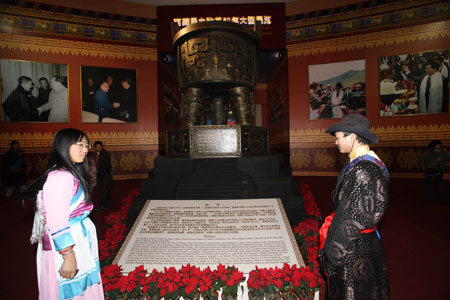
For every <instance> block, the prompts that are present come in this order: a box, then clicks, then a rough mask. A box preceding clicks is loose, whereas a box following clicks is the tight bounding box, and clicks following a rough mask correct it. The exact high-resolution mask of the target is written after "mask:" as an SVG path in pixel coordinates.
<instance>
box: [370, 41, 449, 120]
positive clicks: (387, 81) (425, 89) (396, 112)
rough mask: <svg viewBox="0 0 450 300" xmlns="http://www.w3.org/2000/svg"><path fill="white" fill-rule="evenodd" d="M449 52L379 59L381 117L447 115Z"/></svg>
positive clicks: (441, 51)
mask: <svg viewBox="0 0 450 300" xmlns="http://www.w3.org/2000/svg"><path fill="white" fill-rule="evenodd" d="M448 57H449V49H441V50H434V51H426V52H419V53H411V54H401V55H392V56H383V57H380V59H379V74H380V98H379V99H380V116H401V115H419V114H441V113H448V112H449V94H448V89H449V83H448V69H449V67H448V64H449V61H448V60H449V59H448Z"/></svg>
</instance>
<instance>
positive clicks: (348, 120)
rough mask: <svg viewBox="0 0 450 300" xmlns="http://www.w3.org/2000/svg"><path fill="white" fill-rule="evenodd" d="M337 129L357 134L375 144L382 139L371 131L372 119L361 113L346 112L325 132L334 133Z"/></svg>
mask: <svg viewBox="0 0 450 300" xmlns="http://www.w3.org/2000/svg"><path fill="white" fill-rule="evenodd" d="M337 131H345V132H350V133H354V134H357V135H358V136H360V137H362V138H364V139H366V140H368V141H369V142H370V143H374V144H376V143H378V142H379V141H380V138H379V137H378V136H376V135H375V134H373V133H372V132H371V131H370V121H369V120H368V119H367V118H366V117H364V116H363V115H360V114H345V115H344V116H343V117H342V119H341V120H340V121H339V122H337V123H336V124H333V125H331V126H330V127H328V129H327V130H326V131H325V133H330V134H334V133H336V132H337Z"/></svg>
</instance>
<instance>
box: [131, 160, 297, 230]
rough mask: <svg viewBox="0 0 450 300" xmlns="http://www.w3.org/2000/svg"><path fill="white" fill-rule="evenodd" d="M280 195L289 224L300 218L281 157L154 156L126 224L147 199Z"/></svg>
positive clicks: (294, 189) (293, 185)
mask: <svg viewBox="0 0 450 300" xmlns="http://www.w3.org/2000/svg"><path fill="white" fill-rule="evenodd" d="M254 198H281V200H282V202H283V206H284V208H285V211H286V214H287V216H288V219H289V222H290V223H291V225H297V224H298V222H300V221H302V220H304V218H305V213H304V207H303V199H302V198H301V196H300V188H299V183H298V182H296V181H295V180H292V176H291V169H290V168H288V167H285V166H283V165H282V156H281V155H277V154H273V155H264V156H253V157H232V158H169V157H157V158H156V159H155V169H154V170H153V171H151V172H150V173H149V178H148V179H145V180H144V181H143V182H142V186H141V199H140V200H139V201H136V202H135V203H133V205H132V207H131V209H130V215H129V219H130V223H133V222H134V220H135V219H136V217H137V216H138V214H139V212H140V210H141V208H142V207H143V205H144V203H145V202H146V201H147V200H149V199H168V200H169V199H254Z"/></svg>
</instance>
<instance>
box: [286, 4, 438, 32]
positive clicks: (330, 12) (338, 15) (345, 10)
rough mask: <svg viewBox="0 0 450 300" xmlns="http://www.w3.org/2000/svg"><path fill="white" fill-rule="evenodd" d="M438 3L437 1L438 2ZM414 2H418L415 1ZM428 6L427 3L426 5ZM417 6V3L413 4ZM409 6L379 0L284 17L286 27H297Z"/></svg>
mask: <svg viewBox="0 0 450 300" xmlns="http://www.w3.org/2000/svg"><path fill="white" fill-rule="evenodd" d="M420 1H421V2H430V0H420ZM434 1H436V0H434ZM438 1H439V0H438ZM415 2H418V1H417V0H416V1H415ZM408 4H409V5H408ZM428 4H429V3H428ZM415 5H417V3H415ZM408 6H411V1H408V0H381V1H371V0H369V1H364V2H360V3H354V4H349V5H344V6H338V7H333V8H328V9H322V10H317V11H310V12H305V13H302V14H297V15H292V16H286V18H285V20H286V25H294V26H295V25H298V24H309V25H311V24H313V23H317V22H323V20H328V21H329V20H330V19H337V20H339V19H342V18H343V17H344V16H345V17H346V18H349V17H356V16H364V15H366V14H367V12H368V11H371V12H372V14H373V13H374V12H378V11H388V10H392V9H393V8H394V9H395V8H396V7H401V8H405V7H408Z"/></svg>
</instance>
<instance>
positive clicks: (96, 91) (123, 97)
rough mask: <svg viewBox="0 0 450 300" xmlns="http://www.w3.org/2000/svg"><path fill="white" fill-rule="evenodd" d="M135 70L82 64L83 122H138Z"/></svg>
mask: <svg viewBox="0 0 450 300" xmlns="http://www.w3.org/2000/svg"><path fill="white" fill-rule="evenodd" d="M136 80H137V73H136V70H134V69H119V68H104V67H92V66H81V95H82V99H81V100H82V101H81V102H82V111H83V112H82V122H83V123H133V122H137V85H136Z"/></svg>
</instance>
